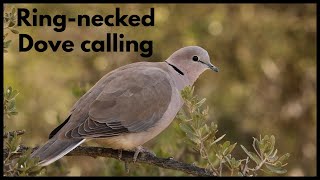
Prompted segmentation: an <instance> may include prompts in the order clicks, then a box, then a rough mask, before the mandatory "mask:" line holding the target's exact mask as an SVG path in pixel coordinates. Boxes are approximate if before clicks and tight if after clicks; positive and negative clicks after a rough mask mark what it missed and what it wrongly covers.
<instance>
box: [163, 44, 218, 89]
mask: <svg viewBox="0 0 320 180" xmlns="http://www.w3.org/2000/svg"><path fill="white" fill-rule="evenodd" d="M166 61H167V62H168V63H170V64H172V65H174V66H175V67H177V68H178V69H179V70H181V71H182V72H183V74H185V75H186V76H187V77H188V79H189V80H190V82H192V83H194V82H195V81H196V80H197V79H198V77H199V76H200V74H202V73H203V72H204V71H205V70H207V69H211V70H213V71H215V72H218V71H219V70H218V68H217V67H215V66H214V65H213V64H212V63H211V62H210V57H209V54H208V52H207V51H206V50H205V49H203V48H201V47H199V46H187V47H184V48H181V49H179V50H177V51H176V52H174V53H173V54H172V55H171V56H170V57H169V58H168V59H167V60H166Z"/></svg>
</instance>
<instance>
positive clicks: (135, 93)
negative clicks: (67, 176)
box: [32, 46, 218, 166]
mask: <svg viewBox="0 0 320 180" xmlns="http://www.w3.org/2000/svg"><path fill="white" fill-rule="evenodd" d="M206 69H211V70H213V71H216V72H218V68H217V67H215V66H214V65H212V64H211V63H210V58H209V55H208V52H207V51H206V50H204V49H203V48H201V47H198V46H188V47H184V48H181V49H179V50H177V51H176V52H174V53H173V54H172V55H171V56H170V57H169V58H168V59H167V60H165V61H164V62H137V63H132V64H128V65H125V66H122V67H120V68H117V69H115V70H113V71H111V72H110V73H108V74H106V75H105V76H103V77H102V78H101V79H100V80H99V81H98V82H97V83H96V84H95V85H94V86H93V87H92V88H91V89H90V90H89V91H88V92H86V93H85V94H84V95H83V96H82V97H81V98H80V99H79V100H78V101H77V102H76V103H75V105H74V106H73V107H72V109H71V111H70V114H69V116H68V118H67V119H66V120H65V121H64V122H63V123H62V124H61V125H59V126H58V127H57V128H55V129H54V130H53V131H52V132H51V133H50V135H49V140H48V141H47V142H46V143H45V144H44V145H43V146H42V147H40V148H39V149H37V150H36V151H35V152H33V154H32V157H39V158H40V163H39V164H40V165H42V166H46V165H48V164H50V163H52V162H54V161H56V160H58V159H60V158H61V157H63V156H64V155H66V154H67V153H69V152H70V151H72V150H73V149H74V148H76V147H77V146H79V145H80V144H81V143H83V142H84V141H85V140H91V139H94V140H96V141H97V142H98V143H100V144H102V145H104V146H105V147H109V148H113V149H119V150H121V149H124V150H134V149H135V150H137V151H136V152H138V151H139V150H141V145H142V144H144V143H145V142H147V141H149V140H151V139H152V138H154V137H155V136H157V135H158V134H159V133H160V132H162V131H163V130H164V129H165V128H167V127H168V126H169V124H170V123H171V122H172V120H173V119H174V117H175V116H176V114H177V113H178V111H179V110H180V108H181V107H182V105H183V99H182V98H181V96H180V90H182V89H183V88H184V87H186V86H190V85H192V84H193V83H194V82H195V81H196V80H197V78H198V77H199V75H200V74H201V73H203V72H204V71H205V70H206ZM136 157H137V154H135V158H136Z"/></svg>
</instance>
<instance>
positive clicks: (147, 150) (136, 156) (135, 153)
mask: <svg viewBox="0 0 320 180" xmlns="http://www.w3.org/2000/svg"><path fill="white" fill-rule="evenodd" d="M141 152H142V153H143V152H146V153H149V154H152V155H153V156H156V154H155V153H154V152H152V151H150V150H149V149H147V148H144V147H142V146H138V147H136V149H135V152H134V155H133V163H135V162H136V161H137V158H138V155H139V153H141Z"/></svg>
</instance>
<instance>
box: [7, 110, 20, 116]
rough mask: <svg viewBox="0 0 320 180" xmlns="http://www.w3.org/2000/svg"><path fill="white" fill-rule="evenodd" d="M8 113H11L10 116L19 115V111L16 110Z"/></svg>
mask: <svg viewBox="0 0 320 180" xmlns="http://www.w3.org/2000/svg"><path fill="white" fill-rule="evenodd" d="M8 114H9V115H10V116H12V115H17V114H18V112H16V111H10V112H9V113H8Z"/></svg>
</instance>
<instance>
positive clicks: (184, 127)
mask: <svg viewBox="0 0 320 180" xmlns="http://www.w3.org/2000/svg"><path fill="white" fill-rule="evenodd" d="M179 126H180V128H181V129H182V131H183V132H185V133H187V134H194V131H193V129H192V127H191V126H190V125H188V124H185V123H180V124H179Z"/></svg>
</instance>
